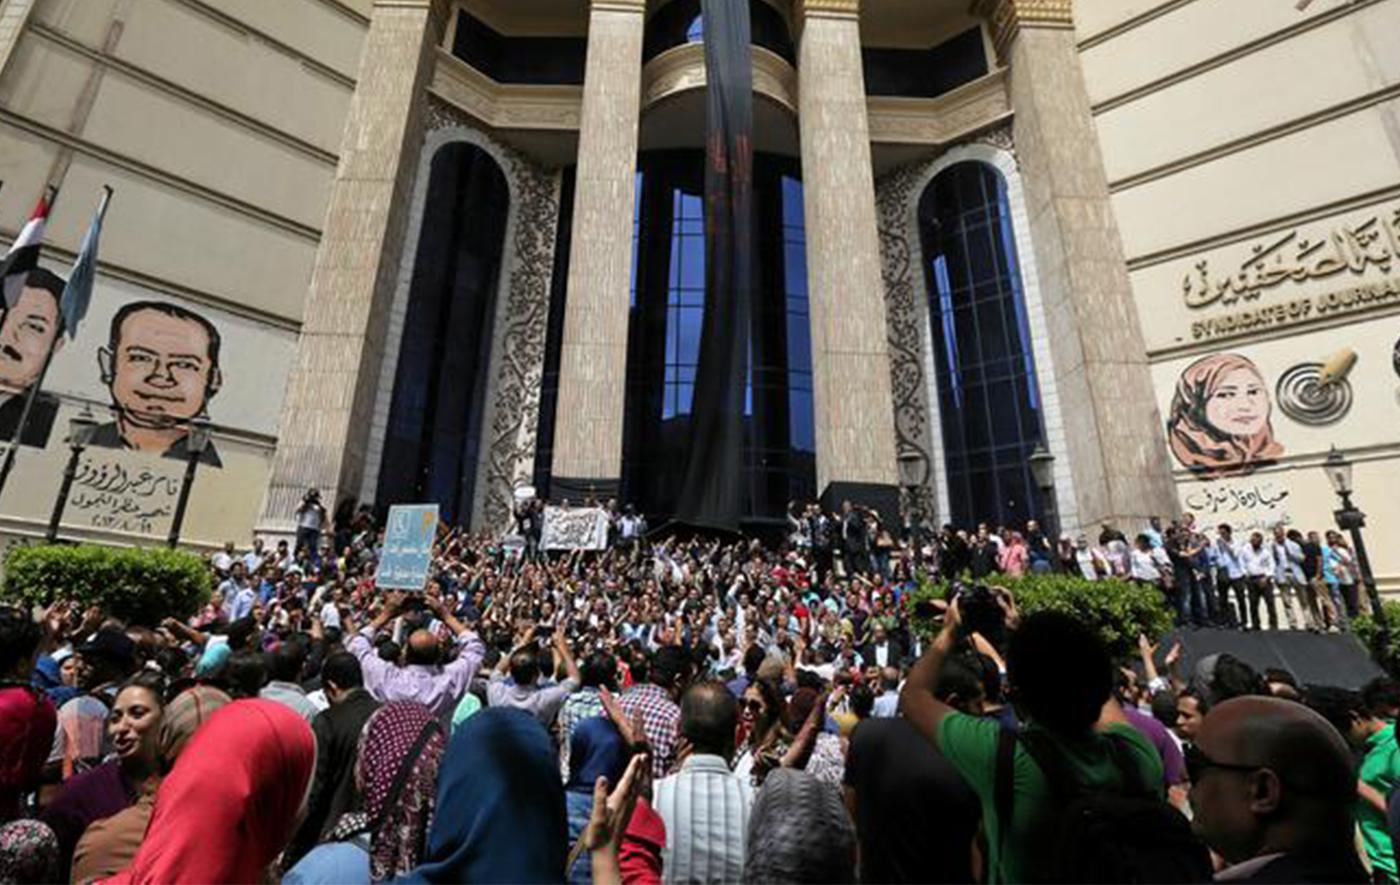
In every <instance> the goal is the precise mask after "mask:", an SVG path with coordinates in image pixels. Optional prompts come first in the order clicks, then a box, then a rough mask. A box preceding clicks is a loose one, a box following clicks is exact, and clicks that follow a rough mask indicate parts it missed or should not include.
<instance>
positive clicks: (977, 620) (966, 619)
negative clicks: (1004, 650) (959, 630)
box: [953, 583, 1006, 645]
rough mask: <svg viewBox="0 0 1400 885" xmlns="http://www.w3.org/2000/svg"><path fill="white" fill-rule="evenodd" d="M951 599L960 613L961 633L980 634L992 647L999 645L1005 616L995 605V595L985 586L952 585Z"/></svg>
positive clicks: (999, 607) (1003, 630)
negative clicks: (956, 602)
mask: <svg viewBox="0 0 1400 885" xmlns="http://www.w3.org/2000/svg"><path fill="white" fill-rule="evenodd" d="M953 598H954V599H956V600H957V601H958V610H959V611H960V612H961V613H962V626H963V633H964V634H966V635H971V634H973V633H981V634H982V635H983V636H984V637H986V639H987V641H989V642H991V643H992V644H993V645H1000V644H1001V641H1002V639H1003V638H1004V636H1005V633H1006V615H1005V613H1004V612H1003V611H1002V610H1001V606H1000V605H998V604H997V597H996V593H995V592H993V591H992V590H991V588H989V587H988V586H987V585H986V584H961V583H957V584H954V585H953Z"/></svg>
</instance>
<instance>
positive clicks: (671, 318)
mask: <svg viewBox="0 0 1400 885" xmlns="http://www.w3.org/2000/svg"><path fill="white" fill-rule="evenodd" d="M638 169H639V172H638V188H637V197H636V199H637V212H636V216H635V217H636V221H635V228H634V230H635V246H634V252H633V259H634V267H633V287H632V307H631V321H630V324H629V329H628V336H629V340H628V369H627V397H626V407H625V413H624V438H623V476H622V483H623V497H624V498H625V499H626V500H627V501H630V502H633V503H635V504H637V505H638V506H639V507H641V508H642V509H643V510H644V511H645V512H647V513H648V514H650V515H651V516H652V517H654V518H658V519H664V518H666V517H667V516H668V515H669V514H670V513H671V512H672V510H673V508H674V507H675V501H676V495H677V494H678V493H679V490H680V483H681V471H682V469H683V466H684V463H685V457H686V446H687V442H688V439H689V433H690V423H689V417H690V412H691V407H692V404H693V396H694V391H695V374H696V362H697V360H698V356H699V350H700V332H701V327H702V325H703V321H704V309H705V222H704V198H703V188H704V154H703V152H701V151H698V150H685V151H655V152H648V153H646V154H643V155H642V156H641V157H640V158H639V162H638ZM754 178H755V222H756V224H755V248H756V249H757V253H756V255H757V261H756V262H755V264H756V268H757V270H756V275H757V280H756V282H755V289H754V303H753V308H754V309H753V326H752V334H751V336H750V337H751V341H750V356H749V367H748V380H747V390H746V393H745V402H744V415H745V435H744V471H745V495H746V499H747V504H748V506H747V512H748V514H749V517H750V519H751V520H753V521H755V522H762V521H765V520H769V519H777V518H780V517H781V516H782V513H783V509H784V507H785V506H786V504H787V501H788V500H789V499H792V498H811V497H814V487H815V484H816V479H815V469H816V468H815V459H814V455H813V452H814V448H815V446H814V437H815V432H814V429H813V418H812V360H811V345H810V333H809V329H808V320H807V281H806V251H805V237H804V227H803V220H802V184H801V179H800V173H799V170H798V168H797V164H796V163H795V162H793V161H790V160H786V159H783V158H779V157H773V156H766V155H759V156H758V157H756V158H755V176H754Z"/></svg>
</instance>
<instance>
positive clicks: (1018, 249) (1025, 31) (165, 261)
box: [0, 0, 1400, 585]
mask: <svg viewBox="0 0 1400 885" xmlns="http://www.w3.org/2000/svg"><path fill="white" fill-rule="evenodd" d="M736 2H743V0H736ZM748 5H749V7H750V21H751V24H752V37H753V46H752V50H751V54H752V64H753V86H754V93H755V108H754V116H755V130H754V150H755V162H754V176H753V177H754V185H755V189H754V200H755V215H754V224H755V231H756V233H757V235H756V242H757V244H758V248H757V252H756V256H755V264H756V268H757V269H756V284H755V301H754V310H753V316H752V321H751V322H752V325H751V327H750V338H751V342H752V343H751V348H750V354H749V359H748V368H747V383H746V388H745V398H744V406H743V408H744V421H743V427H744V431H743V432H744V439H743V483H744V490H745V491H744V497H745V502H746V503H745V507H746V513H747V514H748V518H749V519H750V520H751V521H752V522H753V523H754V524H763V523H766V522H772V521H773V520H775V519H777V518H779V517H781V514H782V511H783V509H784V507H785V506H786V504H787V502H788V501H789V500H792V499H815V498H819V497H820V498H824V499H825V500H827V501H829V502H839V501H840V500H842V499H844V498H852V499H855V500H866V501H870V502H875V503H878V502H882V501H888V500H891V499H892V498H896V497H897V498H898V500H900V501H901V503H902V504H903V505H904V506H905V507H907V508H912V509H914V510H916V511H917V512H918V513H920V514H922V515H924V516H925V517H927V518H929V519H932V520H933V521H935V522H955V523H960V524H963V523H972V522H976V521H990V522H1005V523H1007V524H1019V523H1022V522H1024V521H1025V520H1026V519H1028V518H1041V519H1043V520H1044V519H1049V520H1050V521H1052V522H1053V523H1054V524H1055V525H1057V526H1059V527H1060V528H1063V529H1064V530H1066V531H1071V532H1073V531H1077V530H1080V529H1081V528H1082V529H1084V530H1086V531H1089V532H1090V533H1091V534H1096V533H1097V528H1098V526H1099V525H1100V524H1101V523H1104V522H1109V523H1112V524H1115V525H1118V526H1120V527H1122V528H1124V529H1125V530H1129V529H1133V528H1135V527H1137V526H1139V525H1141V524H1144V523H1145V522H1146V519H1147V517H1148V516H1150V515H1162V516H1174V515H1176V514H1178V513H1181V512H1191V513H1194V514H1195V515H1196V516H1197V517H1198V519H1200V520H1202V521H1204V522H1207V523H1217V522H1230V523H1232V524H1234V525H1236V526H1238V527H1241V528H1254V527H1267V526H1272V525H1273V524H1276V523H1278V522H1286V523H1288V524H1290V525H1296V526H1298V527H1300V528H1303V529H1309V528H1317V529H1322V528H1327V527H1330V525H1331V522H1332V518H1331V510H1332V508H1333V506H1334V502H1335V498H1334V497H1333V495H1332V493H1331V490H1330V488H1329V487H1328V486H1327V483H1326V480H1325V479H1324V477H1323V474H1322V471H1321V469H1320V464H1321V461H1322V459H1323V458H1324V457H1325V455H1326V453H1327V451H1328V449H1329V447H1330V446H1332V445H1334V444H1335V445H1336V446H1338V447H1339V448H1340V449H1343V450H1345V451H1346V452H1347V453H1348V455H1349V456H1350V457H1351V458H1352V459H1353V460H1354V461H1355V462H1356V465H1357V467H1356V472H1357V487H1358V503H1359V504H1360V505H1361V506H1362V507H1363V508H1364V509H1366V510H1367V511H1368V513H1369V514H1370V516H1371V525H1372V526H1373V527H1374V528H1373V529H1372V531H1373V533H1374V532H1375V531H1376V530H1379V531H1380V532H1381V533H1385V532H1388V531H1392V530H1394V529H1396V528H1400V503H1397V502H1400V496H1398V495H1396V494H1394V492H1393V490H1394V489H1395V488H1397V487H1398V486H1400V462H1397V456H1400V433H1397V431H1400V351H1397V340H1396V339H1397V337H1400V324H1398V323H1397V321H1396V315H1397V313H1400V279H1398V278H1397V275H1400V268H1397V267H1395V266H1393V265H1394V264H1395V263H1397V262H1400V183H1398V182H1400V174H1397V173H1400V120H1397V98H1396V97H1397V88H1398V84H1400V47H1397V46H1395V45H1393V43H1394V41H1387V39H1386V37H1385V35H1386V34H1393V33H1395V32H1396V30H1395V29H1396V26H1397V25H1400V0H1352V2H1346V0H1315V2H1313V3H1312V4H1310V5H1308V6H1307V7H1306V8H1305V9H1304V10H1298V9H1297V8H1295V4H1294V3H1291V2H1286V0H1073V2H1071V0H976V2H969V0H917V2H916V0H748ZM705 88H706V72H705V64H704V20H703V16H701V15H700V3H699V0H509V2H507V0H392V2H390V0H354V2H352V0H282V2H279V3H276V4H269V3H262V2H258V0H244V2H235V0H221V2H213V0H140V2H136V3H132V2H129V0H0V179H3V180H4V181H5V186H4V188H3V189H0V235H3V236H4V237H5V238H6V239H9V238H12V236H13V235H14V233H15V231H17V230H18V227H19V226H20V225H21V224H22V223H23V219H24V217H25V215H26V213H27V212H28V209H29V207H30V205H32V203H33V201H34V199H35V198H36V197H37V196H38V195H39V194H40V193H41V192H42V189H43V186H44V184H45V183H46V182H48V183H55V184H60V185H61V186H62V190H61V192H60V198H59V203H58V207H57V209H56V211H55V217H54V222H53V225H52V227H51V235H50V238H49V241H50V243H51V248H50V249H49V252H48V258H49V260H48V261H46V265H47V266H50V267H52V268H53V269H55V270H57V271H62V270H63V265H64V263H65V260H66V259H67V258H69V257H71V254H72V252H73V251H75V250H76V244H77V241H78V239H79V238H80V237H81V235H82V230H83V228H84V226H85V224H86V221H87V217H88V215H89V214H90V212H91V205H90V203H91V202H92V201H91V200H89V199H87V194H88V193H89V192H95V190H96V188H97V185H98V184H99V183H101V182H109V183H111V184H113V186H114V187H115V188H116V191H117V194H116V196H115V197H114V201H113V204H112V209H111V215H110V217H109V222H108V229H107V231H106V233H105V234H104V243H103V252H102V259H103V265H102V268H101V270H102V274H101V276H100V278H99V292H98V294H97V296H95V298H94V308H93V311H92V314H91V315H90V316H89V318H88V320H87V321H86V325H85V326H84V327H83V328H82V329H81V330H80V332H79V335H78V336H77V337H76V338H75V339H74V340H72V341H69V342H66V343H65V345H64V349H63V351H62V352H61V354H60V356H59V357H57V358H56V359H55V368H54V371H53V373H52V374H51V377H50V380H49V381H48V382H47V383H46V385H45V388H44V390H45V393H46V394H51V395H52V396H53V397H54V398H55V401H56V415H57V418H56V421H57V423H55V425H54V427H55V430H54V432H53V433H52V434H51V436H52V438H51V439H49V440H47V441H44V442H43V443H42V444H40V445H36V446H34V447H32V449H33V450H32V451H31V447H26V448H25V449H23V450H22V451H21V453H20V459H21V460H20V462H19V464H20V466H19V467H18V468H17V471H16V478H15V479H14V480H12V482H11V487H10V488H7V489H6V490H4V492H3V493H2V494H0V521H3V528H4V530H5V531H6V533H8V534H10V535H14V536H25V535H33V534H35V533H37V532H42V525H43V522H44V521H45V517H46V515H47V511H48V508H49V506H50V504H51V502H52V500H53V497H54V494H55V490H56V488H57V486H58V483H59V481H60V474H61V472H62V467H63V463H64V461H65V460H66V457H67V454H68V449H67V447H66V446H65V445H64V444H63V441H62V436H63V434H62V426H63V423H64V422H66V420H67V416H68V415H69V414H71V413H73V412H75V411H77V410H79V409H81V408H82V407H83V405H84V404H90V405H91V406H92V407H94V408H98V409H99V410H101V409H104V408H109V407H111V408H115V409H116V410H118V411H120V409H121V407H122V402H121V400H120V399H119V395H120V392H121V391H122V390H123V389H124V388H123V385H122V384H121V383H120V382H119V381H116V380H111V379H113V378H114V376H115V375H116V374H119V373H114V372H113V371H110V370H108V369H107V368H105V364H104V363H103V362H102V360H103V357H102V356H101V352H102V351H104V350H106V351H113V352H116V351H119V349H120V346H121V344H122V342H121V340H120V339H121V338H122V336H123V335H124V334H126V326H127V325H132V324H131V323H130V318H129V316H128V317H125V318H124V319H123V322H122V323H117V324H113V323H112V322H111V321H112V320H113V319H114V318H116V314H117V312H118V310H119V309H120V308H121V307H122V305H123V304H126V303H129V302H132V301H147V302H159V303H174V304H177V305H179V306H181V307H183V308H184V309H185V310H187V311H189V312H192V313H195V314H197V315H199V316H200V317H201V318H202V319H203V320H204V321H205V323H204V324H203V325H202V326H200V324H198V323H195V322H193V321H189V320H187V319H186V321H185V322H184V327H187V331H188V332H189V333H190V334H193V335H195V337H196V338H198V334H197V332H198V331H199V330H198V329H196V326H200V328H201V329H203V330H204V334H205V337H204V338H200V339H199V342H196V343H207V340H206V339H207V338H208V337H209V333H208V329H207V327H213V328H214V329H215V330H216V331H217V333H218V337H219V344H218V346H217V347H216V348H214V349H210V348H208V347H206V348H205V349H204V352H205V353H206V354H210V353H215V351H216V356H215V357H214V358H213V361H214V362H215V363H216V364H215V365H214V366H213V367H212V368H213V369H214V373H213V374H211V373H210V372H209V368H210V367H207V366H206V367H205V374H204V375H202V376H200V378H201V379H202V380H200V381H198V383H195V384H194V385H193V388H192V389H198V388H202V391H203V393H202V394H198V392H197V390H196V393H192V394H190V396H189V399H190V400H191V408H194V409H196V410H198V411H199V414H201V415H204V416H206V417H207V418H208V420H209V421H210V422H211V424H212V427H213V430H214V441H215V442H214V445H215V448H216V450H217V454H218V460H219V462H220V464H219V466H218V467H214V466H213V465H211V464H209V463H204V464H201V467H200V470H199V472H198V474H197V477H196V480H195V482H196V486H195V488H196V494H195V496H194V498H193V503H192V509H191V513H190V517H189V520H188V524H187V531H186V535H187V536H188V537H189V539H190V541H191V542H192V543H204V544H207V543H217V542H219V541H222V540H223V539H225V538H226V537H231V538H235V539H242V538H244V537H246V536H247V535H248V534H249V533H250V532H251V531H253V530H257V531H262V532H268V533H276V532H285V531H287V530H288V528H289V526H290V524H291V518H292V512H293V510H294V509H295V507H296V505H297V503H298V502H299V501H300V500H301V497H302V495H303V493H304V492H305V490H306V489H307V488H308V487H313V486H314V487H318V488H320V489H321V490H322V491H323V494H324V497H325V498H326V499H327V500H328V501H334V502H337V503H340V502H347V501H358V502H373V503H377V504H390V503H396V502H409V501H435V502H437V503H439V504H440V505H441V506H442V507H443V510H444V513H445V514H446V515H448V517H449V518H451V519H452V520H454V521H456V522H459V523H461V524H464V525H470V526H472V527H473V528H483V529H484V528H491V529H496V528H502V527H504V526H505V525H506V524H507V522H508V517H509V512H510V507H511V501H512V496H513V494H514V491H515V490H516V489H517V488H520V487H523V486H532V487H534V488H536V489H537V490H538V491H539V492H540V493H541V494H543V495H545V496H547V497H550V498H553V499H556V500H558V499H562V498H572V499H574V500H577V499H579V498H580V497H582V496H585V495H597V496H601V497H617V498H619V499H620V500H624V501H631V502H634V503H636V504H637V505H638V506H639V507H641V508H642V509H644V510H646V511H647V512H648V513H650V514H651V515H652V516H653V517H655V518H656V519H664V518H665V517H666V516H667V515H668V514H669V513H670V512H671V511H672V509H673V508H674V507H675V498H676V495H677V493H678V484H679V476H678V467H677V465H678V464H680V463H682V462H683V460H684V454H685V448H686V445H687V441H688V440H689V438H690V436H691V434H692V433H693V432H694V428H693V427H692V426H691V424H690V421H689V417H690V414H691V411H692V404H693V396H694V391H695V384H696V372H697V365H698V352H699V339H700V332H701V325H702V317H703V314H704V303H705V282H704V281H705V232H704V210H703V206H704V195H703V176H704V147H705V139H706V119H705ZM94 199H95V197H94ZM104 311H105V313H104ZM147 312H148V313H151V312H152V311H147ZM156 313H158V311H156ZM140 314H141V311H140V310H135V311H134V313H133V315H136V316H138V318H139V315H140ZM181 316H183V315H181ZM176 319H180V317H176ZM123 323H124V324H123ZM114 325H116V326H119V327H120V328H113V326H114ZM176 325H179V324H178V323H177V324H176ZM196 349H197V348H196ZM211 378H216V381H217V383H212V384H211V383H210V379H211ZM104 386H105V387H106V388H107V390H105V391H104V390H103V389H102V388H103V387H104ZM123 440H124V442H126V444H125V445H123V446H120V447H116V448H111V449H105V450H102V451H98V450H97V449H89V451H87V452H85V453H84V454H83V456H82V460H81V465H82V466H81V467H80V471H79V474H78V481H77V483H76V485H75V493H74V496H73V497H72V499H71V503H70V507H69V511H68V512H67V513H66V515H65V532H64V533H65V535H68V536H73V537H79V536H85V537H93V538H98V539H103V540H109V541H115V542H140V540H141V539H142V538H144V537H149V536H152V535H155V536H161V535H163V533H164V531H165V526H166V524H167V523H168V512H167V511H168V510H169V502H168V500H167V499H168V498H169V497H170V495H169V494H168V493H169V492H171V490H172V489H174V488H175V487H176V486H178V482H176V479H177V478H178V474H179V473H180V468H181V465H180V464H179V463H178V461H177V459H173V458H169V457H164V458H163V457H161V455H162V454H169V453H168V452H164V453H163V452H152V451H142V450H141V448H140V447H139V446H138V445H136V444H134V443H132V442H131V441H127V440H125V438H123ZM1038 450H1039V452H1043V453H1044V455H1048V456H1049V458H1051V459H1053V460H1051V461H1050V464H1051V471H1050V472H1051V474H1052V476H1053V484H1052V485H1051V486H1049V487H1047V488H1046V489H1041V488H1039V487H1037V483H1036V481H1035V477H1034V475H1033V473H1034V471H1033V470H1032V468H1031V455H1032V453H1033V452H1037V451H1038ZM1042 457H1043V456H1042ZM206 461H207V459H206ZM104 470H105V472H104ZM148 487H149V488H150V489H154V491H150V492H149V494H147V491H148ZM1376 546H1378V547H1380V549H1378V550H1376V551H1375V555H1374V559H1375V560H1376V562H1375V565H1376V569H1377V572H1378V574H1379V575H1380V577H1381V579H1382V582H1383V583H1384V584H1388V585H1400V555H1397V554H1393V553H1391V552H1390V551H1389V550H1387V549H1385V547H1384V545H1376Z"/></svg>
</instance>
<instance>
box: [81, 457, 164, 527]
mask: <svg viewBox="0 0 1400 885" xmlns="http://www.w3.org/2000/svg"><path fill="white" fill-rule="evenodd" d="M180 480H181V477H180V474H179V472H178V471H171V472H166V471H163V470H161V469H160V467H159V466H157V467H154V468H152V467H147V466H135V465H129V464H126V463H123V462H122V461H121V460H118V459H117V458H114V457H112V456H104V455H102V454H98V455H97V456H95V457H85V458H84V459H83V461H82V462H81V463H80V464H79V465H78V472H77V474H76V475H75V476H74V477H73V491H72V493H71V495H70V496H69V498H68V508H69V513H70V519H72V518H76V519H79V520H82V521H85V522H87V523H88V524H89V525H91V526H93V527H94V528H101V529H111V530H113V531H120V532H135V533H137V534H143V535H152V534H157V533H160V532H164V531H165V530H166V529H167V528H169V520H170V517H171V515H172V514H173V513H174V512H175V499H176V497H177V496H178V495H179V494H180Z"/></svg>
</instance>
